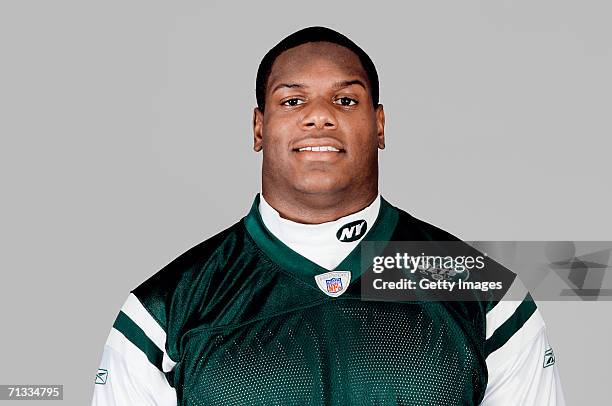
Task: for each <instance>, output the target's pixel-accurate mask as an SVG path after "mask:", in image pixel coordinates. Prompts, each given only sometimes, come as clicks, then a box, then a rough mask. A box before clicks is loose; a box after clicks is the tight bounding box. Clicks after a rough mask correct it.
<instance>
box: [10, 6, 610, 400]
mask: <svg viewBox="0 0 612 406" xmlns="http://www.w3.org/2000/svg"><path fill="white" fill-rule="evenodd" d="M611 11H612V10H611V7H610V5H609V3H607V2H603V1H580V2H577V1H574V2H569V1H516V2H510V1H482V2H478V1H461V2H457V1H427V2H424V1H422V2H399V1H393V2H382V3H381V2H377V3H375V2H357V1H351V2H334V3H331V4H330V3H328V2H323V1H308V2H299V3H297V2H270V1H268V2H244V3H240V4H237V3H235V2H228V1H226V2H223V3H221V2H217V3H216V4H215V3H214V2H210V1H208V2H197V1H189V2H186V1H182V2H177V1H173V2H166V3H160V2H152V1H108V0H107V1H103V2H102V1H100V2H89V1H7V0H4V1H2V2H1V3H0V58H1V63H0V112H1V113H0V114H1V119H0V134H1V144H0V180H1V187H2V189H1V190H2V192H1V193H2V195H1V200H0V201H1V210H0V230H1V231H0V246H1V247H2V248H1V256H0V267H1V268H0V269H1V271H2V273H1V275H2V276H1V283H0V308H1V309H2V334H1V335H0V337H1V338H0V340H1V345H0V359H1V360H2V361H1V363H0V364H1V365H0V383H4V384H12V383H21V384H27V383H29V384H39V383H61V384H64V385H65V395H64V399H65V401H64V402H63V403H66V404H74V405H76V404H87V403H88V402H89V401H90V396H91V391H92V390H93V379H94V373H95V371H96V369H97V365H98V362H99V359H100V355H101V351H102V347H103V344H104V341H105V339H106V335H107V334H108V331H109V329H110V326H111V325H112V322H113V320H114V318H115V316H116V314H117V311H118V309H119V307H120V306H121V304H122V303H123V301H124V300H125V298H126V297H127V294H128V292H129V291H130V290H131V289H133V288H134V287H135V286H137V285H138V284H139V283H140V282H142V281H143V280H145V279H146V278H147V277H148V276H150V275H152V274H153V273H155V272H156V271H157V270H159V269H160V268H161V267H163V266H164V265H165V264H166V263H168V262H169V261H171V260H172V259H173V258H175V257H176V256H177V255H178V254H180V253H181V252H183V251H185V250H186V249H188V248H189V247H191V246H193V245H195V244H196V243H198V242H200V241H201V240H203V239H206V238H208V237H210V236H211V235H213V234H214V233H216V232H218V231H220V230H221V229H223V228H225V227H227V226H229V225H230V224H232V223H234V222H235V221H237V220H238V219H239V218H240V217H241V216H242V215H243V214H244V213H245V212H246V211H247V210H248V208H249V206H250V204H251V201H252V198H253V196H254V195H255V193H256V192H257V191H258V190H259V185H260V180H259V166H260V159H261V157H260V155H258V154H255V153H254V152H253V151H252V150H251V145H252V141H251V137H252V135H251V129H250V123H251V115H252V108H253V106H254V104H255V96H254V81H255V72H256V69H257V65H258V63H259V61H260V58H261V57H262V56H263V54H264V53H265V52H266V51H267V50H268V49H269V48H270V47H271V46H273V45H274V44H275V43H276V42H277V41H279V40H280V39H281V38H282V37H284V36H285V35H287V34H289V33H291V32H293V31H295V30H297V29H299V28H302V27H304V26H307V25H328V26H330V27H332V28H335V29H338V30H340V31H342V32H344V33H345V34H347V35H348V36H349V37H351V38H352V39H353V40H354V41H356V42H357V43H358V44H360V45H361V46H362V47H363V48H364V49H365V50H366V51H367V52H368V53H369V54H370V55H371V57H372V59H373V60H374V62H375V64H376V65H377V68H378V70H379V74H380V77H381V102H382V103H383V104H384V105H385V109H386V113H387V149H386V150H385V151H383V152H382V153H381V178H382V179H381V191H382V193H383V195H384V196H385V197H386V198H387V199H388V200H390V201H391V202H393V203H394V204H396V205H398V206H399V207H402V208H403V209H405V210H407V211H409V212H411V213H412V214H413V215H415V216H417V217H420V218H422V219H424V220H426V221H429V222H432V223H433V224H436V225H438V226H440V227H442V228H444V229H447V230H449V231H450V232H452V233H454V234H456V235H458V236H459V237H461V238H463V239H466V240H612V227H611V226H612V217H611V216H610V202H611V201H612V191H611V187H610V183H609V181H610V172H611V170H610V164H609V161H610V151H611V146H612V142H611V141H610V136H611V129H612V125H611V123H610V111H611V107H612V106H611V104H612V101H611V98H610V95H611V94H612V86H611V85H612V81H611V79H610V72H611V71H612V63H611V62H612V57H611V52H610V51H611V42H610V38H612V29H611V28H610V25H609V17H610V12H611ZM539 305H540V308H541V310H542V313H543V315H544V318H545V320H546V321H547V324H548V329H549V332H550V337H551V340H552V343H553V345H554V349H555V352H556V354H557V363H558V366H559V368H560V372H561V378H562V380H563V383H564V388H565V392H566V397H567V400H568V403H569V404H589V405H601V404H607V403H608V402H609V399H608V394H609V392H610V390H609V385H610V383H609V378H610V373H609V368H610V363H611V361H612V355H611V350H610V346H609V342H610V339H611V338H612V331H611V327H610V310H612V302H596V303H579V302H564V303H558V302H541V303H540V304H539ZM26 403H28V402H25V403H20V404H26Z"/></svg>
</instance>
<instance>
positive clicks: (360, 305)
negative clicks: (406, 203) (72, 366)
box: [96, 198, 539, 406]
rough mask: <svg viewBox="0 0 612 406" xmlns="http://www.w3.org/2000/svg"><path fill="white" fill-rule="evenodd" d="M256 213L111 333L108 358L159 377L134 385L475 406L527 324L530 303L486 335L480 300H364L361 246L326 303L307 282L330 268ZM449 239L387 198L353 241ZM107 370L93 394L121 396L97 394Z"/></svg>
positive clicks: (173, 392) (180, 396)
mask: <svg viewBox="0 0 612 406" xmlns="http://www.w3.org/2000/svg"><path fill="white" fill-rule="evenodd" d="M258 204H259V200H258V198H256V199H255V201H254V203H253V206H252V208H251V210H250V212H249V213H248V215H247V216H246V217H244V218H243V219H242V220H241V221H239V222H238V223H236V224H234V225H233V226H232V227H230V228H228V229H227V230H225V231H223V232H221V233H219V234H218V235H216V236H214V237H212V238H210V239H208V240H206V241H204V242H203V243H201V244H199V245H197V246H196V247H194V248H192V249H190V250H189V251H187V252H186V253H185V254H183V255H181V256H180V257H179V258H177V259H176V260H174V261H173V262H171V263H170V264H169V265H167V266H166V267H165V268H163V269H162V270H161V271H159V272H158V273H157V274H155V275H154V276H152V277H151V278H150V279H149V280H147V281H146V282H144V283H143V284H141V285H140V286H139V287H137V288H136V289H135V290H134V291H133V292H132V295H131V296H133V298H132V299H130V300H131V302H130V300H128V303H126V306H125V307H124V309H122V311H121V312H120V314H119V316H118V317H117V320H116V321H115V324H114V326H113V331H114V334H115V340H119V341H121V343H120V344H116V345H114V347H113V349H112V351H113V352H118V353H119V352H122V351H125V353H126V354H127V355H121V356H122V357H123V358H126V359H127V358H130V357H133V359H134V360H138V361H134V362H142V360H146V361H147V362H148V363H149V365H150V366H153V367H154V368H152V370H151V372H147V373H150V374H151V375H150V376H151V378H150V379H151V380H153V379H157V380H158V381H148V382H144V383H143V381H145V380H147V379H149V378H140V377H135V376H133V375H134V374H132V375H130V373H129V370H127V369H126V371H127V372H125V373H126V374H128V375H130V378H129V379H132V380H133V382H132V383H130V385H133V386H134V387H136V386H138V385H139V384H143V385H145V386H147V387H149V388H151V387H154V386H156V385H157V384H156V383H154V382H161V381H160V379H161V380H164V379H165V381H166V382H167V384H168V387H169V388H171V389H169V391H167V392H166V393H165V394H164V395H160V396H165V397H167V398H168V399H170V398H171V397H172V398H173V399H174V400H172V401H169V403H170V402H176V404H179V405H260V404H273V405H432V406H433V405H441V406H442V405H444V406H450V405H477V404H480V403H481V401H482V400H483V398H484V396H485V390H486V388H487V380H488V376H489V374H488V370H487V363H486V359H487V356H488V355H489V354H491V353H492V352H494V351H496V350H497V349H498V348H500V347H501V346H503V345H504V344H505V343H506V342H507V341H508V340H509V339H510V338H511V337H512V336H513V335H514V333H515V332H516V331H518V330H519V329H520V328H521V326H523V324H525V323H526V321H527V320H529V319H530V318H532V319H533V318H534V317H535V316H534V317H531V316H532V315H533V314H534V312H536V306H535V304H534V303H533V301H532V300H531V299H530V297H529V295H528V294H527V295H526V297H525V300H524V301H523V303H520V305H518V306H517V307H515V308H514V309H513V310H512V312H510V313H509V314H507V315H505V316H504V319H503V324H502V323H499V324H500V325H499V326H496V327H499V328H496V330H495V332H494V334H490V333H489V334H488V333H487V314H488V313H489V312H490V311H491V310H492V309H493V308H494V307H495V306H496V305H497V303H498V302H497V301H494V300H490V299H487V296H483V299H482V300H474V301H463V302H459V301H429V302H389V301H385V302H383V301H372V300H367V301H366V300H362V297H361V276H362V274H363V273H364V271H365V270H364V269H362V266H361V256H360V248H361V245H358V246H357V248H356V249H354V250H353V251H352V252H351V253H350V254H349V255H348V256H347V257H346V258H345V259H344V260H343V261H342V263H340V265H339V266H338V267H337V268H336V270H339V271H350V272H351V274H350V275H351V279H350V284H349V286H348V287H347V288H346V291H344V293H343V294H342V295H340V296H338V297H330V296H329V295H327V294H325V293H324V292H323V291H322V290H321V289H320V288H319V286H317V283H316V281H315V276H316V275H320V274H322V273H326V272H329V270H328V269H324V268H322V267H321V266H319V265H317V264H315V263H314V262H311V261H310V260H308V259H306V258H305V257H303V256H301V255H299V254H297V253H296V252H294V251H292V250H291V249H289V248H288V247H287V246H285V245H284V244H283V243H282V242H281V241H280V240H279V239H277V238H276V237H275V236H274V235H272V234H271V233H270V232H269V231H268V230H267V229H266V227H265V225H264V223H263V222H262V219H261V216H260V213H259V211H258V209H257V208H258ZM455 240H457V239H456V238H455V237H454V236H452V235H451V234H448V233H446V232H445V231H442V230H440V229H438V228H436V227H434V226H432V225H429V224H427V223H425V222H423V221H420V220H418V219H416V218H414V217H412V216H411V215H409V214H408V213H406V212H404V211H402V210H400V209H398V208H396V207H394V206H392V205H391V204H389V203H388V202H387V201H385V200H384V199H382V202H381V206H380V211H379V214H378V217H377V219H376V222H375V223H374V224H373V225H372V227H371V228H370V229H369V231H368V233H367V234H366V235H365V237H364V239H363V240H362V241H361V243H363V241H455ZM361 243H360V244H361ZM504 277H506V278H507V279H509V280H510V281H512V279H513V278H514V274H508V275H505V276H504ZM538 326H539V325H538ZM538 328H539V327H538ZM119 341H115V342H119ZM118 348H123V349H124V350H123V349H118ZM109 357H110V355H109ZM130 359H132V358H130ZM109 362H110V361H109ZM103 365H104V364H103ZM110 368H111V367H106V366H105V367H104V368H102V371H106V372H102V374H103V375H104V383H100V382H98V378H96V383H98V384H99V385H100V387H99V388H98V385H96V391H100V395H96V396H99V398H98V399H102V398H103V397H104V399H111V398H112V396H115V397H116V396H118V395H116V394H114V395H105V394H103V392H102V391H103V390H106V389H105V388H104V387H102V386H103V385H106V384H108V383H107V382H106V376H108V380H109V382H110V380H111V379H112V377H113V370H112V369H110ZM154 370H155V371H157V372H158V373H159V376H156V377H153V375H155V371H154ZM118 375H119V372H117V373H116V376H118ZM114 385H120V383H118V382H116V383H114ZM122 385H123V384H122ZM155 390H156V389H155V388H154V389H152V391H153V392H155ZM137 392H138V393H137V394H135V395H129V396H133V397H129V398H130V399H135V400H133V401H134V402H136V403H138V402H140V401H141V400H138V399H145V398H147V396H150V395H147V394H144V392H145V391H140V390H139V391H137ZM115 401H116V400H115ZM98 402H99V404H106V403H103V402H102V401H101V400H98ZM143 402H144V401H143ZM110 403H112V402H111V401H109V404H110ZM119 403H120V402H119ZM158 403H159V402H158ZM113 404H114V403H113Z"/></svg>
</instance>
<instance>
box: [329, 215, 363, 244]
mask: <svg viewBox="0 0 612 406" xmlns="http://www.w3.org/2000/svg"><path fill="white" fill-rule="evenodd" d="M367 229H368V223H367V222H366V221H365V220H357V221H351V222H350V223H347V224H345V225H343V226H342V227H340V229H339V230H338V232H337V233H336V238H337V239H338V240H340V241H342V242H352V241H357V240H358V239H360V238H361V237H363V236H364V235H365V233H366V231H367Z"/></svg>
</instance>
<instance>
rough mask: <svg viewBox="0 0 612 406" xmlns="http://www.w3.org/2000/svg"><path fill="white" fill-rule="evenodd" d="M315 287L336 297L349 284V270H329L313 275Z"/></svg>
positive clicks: (344, 290)
mask: <svg viewBox="0 0 612 406" xmlns="http://www.w3.org/2000/svg"><path fill="white" fill-rule="evenodd" d="M314 279H315V282H317V287H318V288H319V289H321V291H322V292H323V293H325V294H326V295H327V296H331V297H338V296H340V295H341V294H343V293H344V292H346V289H347V288H348V286H349V285H350V284H351V271H330V272H325V273H322V274H319V275H315V277H314Z"/></svg>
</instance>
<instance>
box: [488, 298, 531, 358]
mask: <svg viewBox="0 0 612 406" xmlns="http://www.w3.org/2000/svg"><path fill="white" fill-rule="evenodd" d="M536 309H537V306H536V304H535V302H534V301H533V298H532V297H531V295H530V294H529V293H527V296H525V299H523V302H522V303H521V304H520V305H519V307H517V308H516V310H515V311H514V313H513V314H512V316H510V318H508V320H506V321H505V322H504V323H503V324H502V325H501V326H499V327H498V328H497V330H495V332H494V333H493V335H492V336H491V337H490V338H489V339H488V340H487V341H486V342H485V357H488V356H489V355H490V354H491V353H492V352H493V351H495V350H498V349H499V348H501V347H502V346H503V345H504V344H506V343H507V342H508V340H509V339H510V338H511V337H512V336H513V335H514V334H515V333H516V332H517V331H519V330H520V329H521V327H523V324H525V322H526V321H527V320H529V317H531V315H532V314H533V313H534V312H535V311H536Z"/></svg>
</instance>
